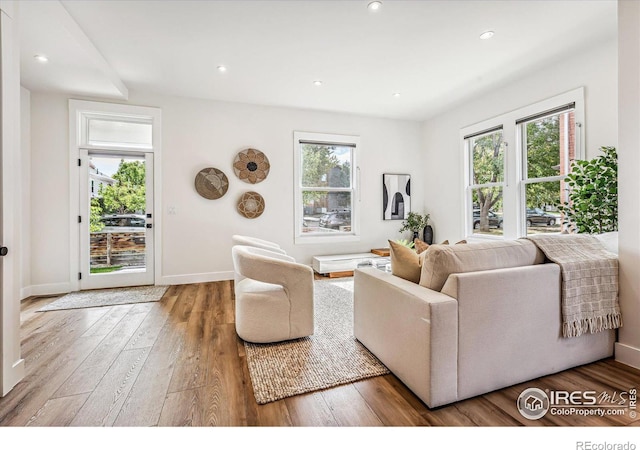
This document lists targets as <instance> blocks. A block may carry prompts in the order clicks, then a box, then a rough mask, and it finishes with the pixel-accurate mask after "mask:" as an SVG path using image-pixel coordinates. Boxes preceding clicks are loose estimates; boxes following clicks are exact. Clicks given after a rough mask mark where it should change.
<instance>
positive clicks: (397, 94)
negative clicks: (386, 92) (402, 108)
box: [392, 92, 400, 97]
mask: <svg viewBox="0 0 640 450" xmlns="http://www.w3.org/2000/svg"><path fill="white" fill-rule="evenodd" d="M392 95H393V96H394V97H400V92H394V93H393V94H392Z"/></svg>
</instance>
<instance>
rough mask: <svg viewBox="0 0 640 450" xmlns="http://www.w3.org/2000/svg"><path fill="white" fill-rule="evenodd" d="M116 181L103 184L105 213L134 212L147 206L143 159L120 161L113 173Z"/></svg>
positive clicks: (101, 189)
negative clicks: (111, 183) (107, 184)
mask: <svg viewBox="0 0 640 450" xmlns="http://www.w3.org/2000/svg"><path fill="white" fill-rule="evenodd" d="M113 179H114V180H116V183H115V184H113V185H111V186H101V187H100V191H99V194H100V196H101V197H102V204H103V208H104V213H105V214H134V213H141V212H144V210H145V208H146V190H145V165H144V163H143V162H142V161H124V160H121V161H120V166H119V167H118V170H117V171H116V173H115V174H114V175H113Z"/></svg>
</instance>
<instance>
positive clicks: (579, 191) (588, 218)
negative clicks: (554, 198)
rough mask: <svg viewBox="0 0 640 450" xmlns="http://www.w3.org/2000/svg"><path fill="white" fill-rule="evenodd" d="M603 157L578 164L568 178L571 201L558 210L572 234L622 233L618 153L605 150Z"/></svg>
mask: <svg viewBox="0 0 640 450" xmlns="http://www.w3.org/2000/svg"><path fill="white" fill-rule="evenodd" d="M600 150H601V151H602V155H600V156H598V157H596V158H594V159H592V160H590V161H575V162H574V163H573V166H572V168H571V172H570V173H569V174H568V175H567V177H566V178H565V182H566V183H567V186H568V188H569V201H568V202H564V204H563V205H561V206H559V207H558V209H559V210H560V211H561V212H562V213H564V221H563V223H564V224H565V225H567V226H568V230H569V231H570V232H577V233H590V234H596V233H605V232H608V231H617V230H618V154H617V152H616V149H615V147H602V148H601V149H600Z"/></svg>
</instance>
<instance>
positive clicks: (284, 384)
mask: <svg viewBox="0 0 640 450" xmlns="http://www.w3.org/2000/svg"><path fill="white" fill-rule="evenodd" d="M244 346H245V350H246V354H247V363H248V365H249V374H250V376H251V382H252V384H253V391H254V395H255V398H256V401H257V402H258V403H259V404H264V403H269V402H272V401H275V400H279V399H282V398H285V397H291V396H293V395H298V394H303V393H306V392H312V391H317V390H320V389H325V388H329V387H333V386H338V385H340V384H345V383H351V382H353V381H356V380H361V379H364V378H370V377H375V376H378V375H384V374H387V373H389V370H388V369H387V368H386V367H385V366H384V365H382V363H381V362H380V361H378V359H377V358H376V357H375V356H373V354H371V352H369V350H367V349H366V348H365V347H364V346H363V345H362V344H360V342H358V341H357V340H356V338H355V337H354V336H353V280H352V279H350V280H349V281H337V282H333V281H324V280H318V281H316V282H315V333H314V335H313V336H309V337H306V338H301V339H295V340H293V341H287V342H280V343H275V344H250V343H248V342H245V343H244Z"/></svg>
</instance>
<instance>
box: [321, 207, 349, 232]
mask: <svg viewBox="0 0 640 450" xmlns="http://www.w3.org/2000/svg"><path fill="white" fill-rule="evenodd" d="M350 226H351V211H348V210H345V211H331V212H328V213H327V214H324V215H323V216H322V217H320V228H330V229H332V230H339V229H340V228H341V227H350Z"/></svg>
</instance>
